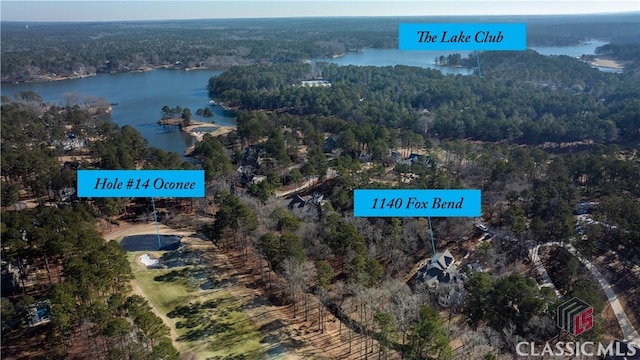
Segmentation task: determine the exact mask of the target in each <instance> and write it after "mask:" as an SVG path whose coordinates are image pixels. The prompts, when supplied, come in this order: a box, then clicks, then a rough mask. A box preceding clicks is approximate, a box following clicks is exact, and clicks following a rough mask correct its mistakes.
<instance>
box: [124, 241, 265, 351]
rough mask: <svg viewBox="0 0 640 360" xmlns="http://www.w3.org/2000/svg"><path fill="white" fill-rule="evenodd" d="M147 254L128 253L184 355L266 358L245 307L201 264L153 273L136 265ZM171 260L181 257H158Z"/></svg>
mask: <svg viewBox="0 0 640 360" xmlns="http://www.w3.org/2000/svg"><path fill="white" fill-rule="evenodd" d="M144 253H146V252H132V253H128V259H129V262H130V263H131V268H132V270H133V274H134V276H135V278H136V282H137V283H138V285H139V286H140V288H141V289H142V291H143V292H144V294H145V296H146V298H147V299H148V300H149V302H150V303H151V304H152V305H153V306H154V307H155V308H156V309H157V310H158V311H159V312H161V313H162V314H163V315H165V316H166V317H167V318H168V321H169V323H170V324H171V326H172V327H173V329H174V330H175V333H176V334H177V342H178V350H180V351H181V352H182V353H186V352H193V353H195V354H197V356H198V357H199V358H200V359H222V358H224V359H261V358H264V354H265V352H264V348H263V347H262V345H261V344H260V341H261V340H262V335H261V334H260V332H258V331H257V329H256V328H255V326H254V325H253V323H252V322H251V319H250V318H249V317H248V316H247V315H246V314H244V313H243V312H242V311H241V310H240V307H241V306H242V305H243V304H242V303H241V302H240V301H238V300H236V299H235V298H234V297H233V296H232V295H231V294H230V293H229V292H228V291H227V290H225V289H222V288H220V287H219V284H218V281H217V280H216V279H215V277H213V278H212V276H211V275H210V274H208V271H207V269H206V268H205V267H204V266H202V265H198V264H195V265H194V264H188V265H185V266H175V267H171V268H169V269H148V268H147V267H146V266H145V265H143V264H141V263H139V262H137V261H136V259H137V257H138V256H140V255H142V254H144ZM155 254H156V255H163V256H165V257H167V256H170V257H172V259H175V255H176V253H175V252H170V253H167V252H155Z"/></svg>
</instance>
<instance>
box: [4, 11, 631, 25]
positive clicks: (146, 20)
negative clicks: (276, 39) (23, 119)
mask: <svg viewBox="0 0 640 360" xmlns="http://www.w3.org/2000/svg"><path fill="white" fill-rule="evenodd" d="M633 14H640V10H638V11H613V12H602V11H599V12H593V13H565V14H482V15H388V16H387V15H319V16H314V15H309V16H270V17H264V16H255V17H254V16H246V17H220V18H180V19H172V18H166V19H112V20H109V19H107V20H2V19H1V17H0V23H32V24H56V23H57V24H68V23H75V24H81V23H114V22H115V23H125V22H163V21H202V20H282V19H337V18H350V19H354V18H383V19H392V18H426V17H429V18H474V17H505V16H515V17H559V16H593V15H633Z"/></svg>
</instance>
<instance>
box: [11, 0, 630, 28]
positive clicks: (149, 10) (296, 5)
mask: <svg viewBox="0 0 640 360" xmlns="http://www.w3.org/2000/svg"><path fill="white" fill-rule="evenodd" d="M631 11H635V12H638V11H640V1H638V0H633V1H627V0H623V1H615V0H614V1H608V0H538V1H530V0H497V1H495V0H494V1H485V0H447V1H443V0H420V1H415V0H414V1H389V0H385V1H382V0H355V1H338V0H295V1H294V0H288V1H287V0H284V1H271V0H235V1H228V0H226V1H218V0H201V1H151V0H147V1H120V0H113V1H90V0H85V1H52V0H49V1H29V0H20V1H16V0H0V19H1V20H2V21H34V22H35V21H118V20H168V19H220V18H273V17H317V16H323V17H325V16H436V15H542V14H547V15H550V14H594V13H612V12H631ZM639 23H640V16H639Z"/></svg>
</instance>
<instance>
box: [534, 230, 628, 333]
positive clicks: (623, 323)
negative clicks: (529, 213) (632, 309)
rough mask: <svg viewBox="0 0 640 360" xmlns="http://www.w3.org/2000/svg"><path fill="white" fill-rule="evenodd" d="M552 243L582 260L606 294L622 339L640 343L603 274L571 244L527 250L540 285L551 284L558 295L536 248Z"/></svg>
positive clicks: (558, 244)
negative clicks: (540, 282) (539, 277)
mask: <svg viewBox="0 0 640 360" xmlns="http://www.w3.org/2000/svg"><path fill="white" fill-rule="evenodd" d="M552 245H557V246H562V247H564V248H565V249H567V250H568V251H569V252H570V253H571V254H573V255H575V257H576V258H578V260H580V262H582V264H584V266H585V267H586V268H587V269H589V271H590V272H591V274H592V275H593V277H594V278H595V279H596V280H597V281H598V284H600V287H602V290H604V293H605V294H606V295H607V299H608V300H609V303H610V304H611V308H612V309H613V312H614V313H615V314H616V318H617V319H618V323H619V324H620V328H621V329H622V335H623V336H624V339H625V340H626V341H628V342H633V343H635V344H640V334H639V333H638V331H637V330H636V329H635V328H634V327H633V325H632V324H631V321H630V320H629V317H627V313H625V312H624V309H623V308H622V305H621V304H620V301H619V300H618V296H617V295H616V293H615V292H614V291H613V289H612V288H611V285H610V284H609V282H608V281H607V279H605V278H604V276H602V274H601V273H600V271H598V269H597V268H596V267H595V266H594V265H593V264H591V262H590V261H589V260H588V259H586V258H584V257H583V256H582V255H580V253H579V252H578V250H576V248H574V247H573V245H571V244H565V243H559V242H548V243H545V244H540V245H537V246H536V247H534V248H532V249H531V250H529V255H530V256H531V260H533V262H534V264H535V266H536V269H538V272H539V273H540V275H541V276H542V278H543V284H542V285H540V286H551V287H552V288H553V289H554V290H555V291H556V294H558V295H559V293H558V290H556V288H555V286H554V285H553V282H552V281H551V278H550V277H549V274H548V273H547V271H546V270H545V268H544V265H542V262H541V261H540V257H539V256H538V250H539V249H540V247H541V246H552Z"/></svg>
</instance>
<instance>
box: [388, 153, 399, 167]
mask: <svg viewBox="0 0 640 360" xmlns="http://www.w3.org/2000/svg"><path fill="white" fill-rule="evenodd" d="M389 157H390V158H391V162H392V163H393V164H397V163H398V161H400V160H402V154H401V153H400V151H391V153H390V154H389Z"/></svg>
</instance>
